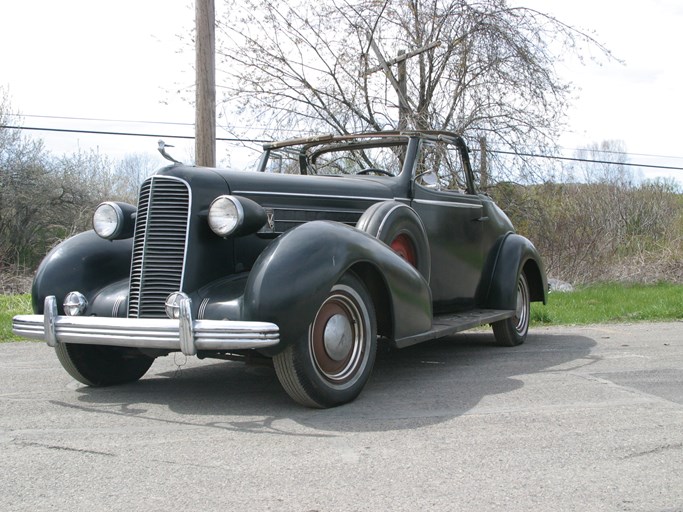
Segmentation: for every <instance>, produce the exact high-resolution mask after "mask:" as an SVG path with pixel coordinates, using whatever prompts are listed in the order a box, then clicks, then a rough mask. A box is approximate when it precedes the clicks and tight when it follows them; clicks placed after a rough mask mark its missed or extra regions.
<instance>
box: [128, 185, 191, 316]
mask: <svg viewBox="0 0 683 512" xmlns="http://www.w3.org/2000/svg"><path fill="white" fill-rule="evenodd" d="M189 212H190V191H189V187H188V185H187V183H185V182H184V181H182V180H179V179H177V178H171V177H168V176H152V177H151V178H149V179H148V180H147V181H145V182H144V183H143V184H142V187H141V188H140V197H139V200H138V213H137V219H136V221H135V238H134V241H133V260H132V263H131V273H130V295H129V300H128V316H129V317H130V318H165V317H166V313H165V310H164V302H165V300H166V297H168V295H169V294H170V293H172V292H175V291H178V290H181V289H182V281H183V271H184V262H185V249H186V240H187V227H188V219H189Z"/></svg>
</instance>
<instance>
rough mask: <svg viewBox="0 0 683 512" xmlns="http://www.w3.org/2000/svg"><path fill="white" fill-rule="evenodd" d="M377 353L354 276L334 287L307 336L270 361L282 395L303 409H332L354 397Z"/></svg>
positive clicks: (368, 306) (366, 300) (365, 296)
mask: <svg viewBox="0 0 683 512" xmlns="http://www.w3.org/2000/svg"><path fill="white" fill-rule="evenodd" d="M376 353H377V323H376V319H375V310H374V307H373V303H372V299H371V298H370V294H369V293H368V291H367V289H366V288H365V286H364V285H363V283H362V282H361V281H360V280H359V279H358V278H357V277H356V276H355V274H352V273H347V274H345V275H344V276H342V278H341V279H340V280H339V282H338V283H337V284H335V285H334V286H333V287H332V289H331V290H330V293H329V294H328V296H327V298H326V299H325V300H324V301H323V303H322V305H321V306H320V308H319V309H318V312H317V313H316V315H315V318H314V320H313V322H312V323H311V324H310V325H309V328H308V332H307V334H306V335H305V336H303V337H302V339H299V340H297V341H296V342H294V343H292V344H290V345H289V346H288V347H287V348H286V349H285V350H284V351H283V352H281V353H280V354H278V355H276V356H275V357H274V359H273V361H274V364H275V372H276V373H277V376H278V379H279V380H280V383H281V384H282V387H283V388H284V389H285V391H286V392H287V393H288V394H289V396H290V397H292V398H293V399H294V400H295V401H297V402H299V403H300V404H302V405H305V406H307V407H317V408H325V407H334V406H337V405H341V404H344V403H347V402H350V401H351V400H353V399H354V398H356V397H357V396H358V394H359V393H360V392H361V390H362V389H363V387H364V386H365V383H366V382H367V381H368V379H369V378H370V373H371V372H372V367H373V365H374V363H375V356H376Z"/></svg>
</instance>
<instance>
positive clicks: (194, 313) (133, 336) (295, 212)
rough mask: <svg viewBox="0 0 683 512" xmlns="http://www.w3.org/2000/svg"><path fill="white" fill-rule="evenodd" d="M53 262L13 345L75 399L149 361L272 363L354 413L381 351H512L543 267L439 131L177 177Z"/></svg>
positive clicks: (44, 268)
mask: <svg viewBox="0 0 683 512" xmlns="http://www.w3.org/2000/svg"><path fill="white" fill-rule="evenodd" d="M93 228H94V229H93V230H92V231H88V232H84V233H81V234H78V235H76V236H74V237H73V238H70V239H68V240H66V241H65V242H63V243H61V244H60V245H59V246H57V247H56V248H55V249H53V250H52V251H51V252H50V253H49V254H48V255H47V257H46V258H45V260H44V261H43V262H42V264H41V265H40V267H39V269H38V271H37V273H36V276H35V280H34V283H33V290H32V293H33V309H34V312H35V314H34V315H20V316H17V317H15V318H14V320H13V329H14V332H15V333H16V334H18V335H21V336H25V337H27V338H35V339H43V340H46V341H47V344H48V345H49V346H51V347H54V348H55V350H56V353H57V357H58V358H59V360H60V362H61V363H62V365H63V366H64V368H65V369H66V371H67V372H69V374H71V375H72V376H73V377H74V378H75V379H77V380H79V381H80V382H82V383H85V384H87V385H90V386H106V385H112V384H120V383H126V382H131V381H134V380H137V379H139V378H140V377H142V376H143V375H144V374H145V372H146V371H147V370H148V369H149V367H150V365H151V364H152V362H153V361H154V359H155V358H156V357H159V356H163V355H167V354H169V353H171V352H177V351H181V352H182V353H184V354H186V355H188V356H189V355H196V356H198V357H202V358H203V357H215V358H227V359H245V360H248V359H250V358H253V357H259V358H268V359H270V360H272V362H273V364H274V367H275V370H276V373H277V376H278V378H279V380H280V382H281V383H282V386H283V387H284V389H285V390H286V391H287V393H288V394H289V395H290V396H291V397H292V398H293V399H294V400H296V401H297V402H299V403H301V404H304V405H307V406H311V407H331V406H335V405H339V404H343V403H345V402H349V401H351V400H353V399H354V398H355V397H356V396H357V395H358V394H359V393H360V391H361V390H362V388H363V387H364V385H365V384H366V382H367V381H368V378H369V376H370V372H371V370H372V367H373V364H374V361H375V354H376V351H377V344H378V339H379V340H380V341H381V342H388V343H390V344H391V345H392V346H394V347H398V348H401V347H406V346H408V345H412V344H415V343H419V342H422V341H426V340H431V339H434V338H438V337H442V336H446V335H450V334H453V333H455V332H458V331H462V330H465V329H469V328H472V327H475V326H478V325H482V324H491V325H492V326H493V332H494V335H495V339H496V340H497V341H498V342H499V344H501V345H507V346H511V345H517V344H520V343H522V342H523V341H524V339H525V337H526V335H527V330H528V326H529V303H530V302H531V301H542V302H544V303H545V301H546V297H547V296H546V293H547V281H546V275H545V272H544V268H543V264H542V262H541V258H540V257H539V255H538V253H537V251H536V249H535V248H534V246H533V245H532V244H531V242H529V240H527V239H526V238H524V237H522V236H520V235H517V234H515V232H514V229H513V226H512V224H511V223H510V221H509V219H508V218H507V216H506V215H505V214H504V213H503V212H502V211H501V210H500V209H499V208H498V207H497V206H496V205H495V204H494V202H493V201H492V200H491V198H489V197H488V196H487V195H484V194H480V193H478V192H477V188H476V183H475V176H474V173H473V172H472V169H471V166H470V163H469V157H468V152H467V148H466V145H465V143H464V141H463V139H462V138H461V137H459V136H458V135H456V134H453V133H449V132H378V133H362V134H354V135H347V136H332V135H325V136H320V137H312V138H306V139H297V140H290V141H284V142H277V143H269V144H266V145H265V146H264V151H263V155H262V158H261V160H260V163H259V165H258V169H257V172H246V171H233V170H223V169H209V168H198V167H192V166H185V165H182V164H174V165H171V166H168V167H165V168H162V169H160V170H159V171H158V172H157V173H156V174H155V175H154V176H152V177H151V178H149V179H148V180H147V181H145V182H144V183H143V185H142V187H141V189H140V196H139V201H138V205H137V207H135V206H132V205H129V204H124V203H118V202H105V203H103V204H101V205H100V206H99V207H98V208H97V209H96V211H95V212H94V215H93Z"/></svg>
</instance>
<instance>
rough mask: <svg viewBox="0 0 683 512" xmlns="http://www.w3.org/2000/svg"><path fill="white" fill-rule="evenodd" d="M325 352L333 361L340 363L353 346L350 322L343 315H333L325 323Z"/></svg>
mask: <svg viewBox="0 0 683 512" xmlns="http://www.w3.org/2000/svg"><path fill="white" fill-rule="evenodd" d="M323 343H324V344H325V352H327V355H328V356H330V358H331V359H333V360H334V361H341V360H342V359H344V358H345V357H346V356H347V354H348V353H349V352H350V351H351V348H352V346H353V329H352V328H351V322H349V319H348V318H347V317H346V316H344V315H334V316H333V317H332V318H330V319H329V320H328V321H327V325H326V326H325V331H324V333H323Z"/></svg>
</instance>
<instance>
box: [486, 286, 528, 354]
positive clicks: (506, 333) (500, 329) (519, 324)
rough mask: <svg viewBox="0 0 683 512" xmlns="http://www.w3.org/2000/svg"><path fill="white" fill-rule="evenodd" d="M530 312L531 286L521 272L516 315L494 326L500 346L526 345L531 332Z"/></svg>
mask: <svg viewBox="0 0 683 512" xmlns="http://www.w3.org/2000/svg"><path fill="white" fill-rule="evenodd" d="M530 312H531V306H530V299H529V284H528V283H527V280H526V276H525V275H524V272H520V274H519V279H518V280H517V307H516V309H515V314H514V315H513V316H512V317H510V318H506V319H505V320H501V321H500V322H495V323H494V324H492V326H493V334H494V336H495V338H496V341H497V342H498V344H499V345H502V346H505V347H514V346H516V345H521V344H522V343H524V340H525V339H526V335H527V333H528V332H529V316H530Z"/></svg>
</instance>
